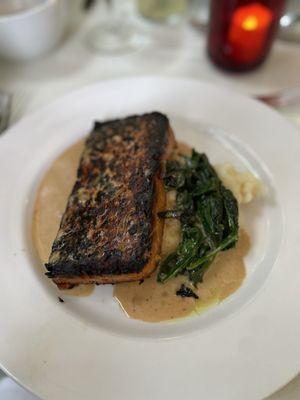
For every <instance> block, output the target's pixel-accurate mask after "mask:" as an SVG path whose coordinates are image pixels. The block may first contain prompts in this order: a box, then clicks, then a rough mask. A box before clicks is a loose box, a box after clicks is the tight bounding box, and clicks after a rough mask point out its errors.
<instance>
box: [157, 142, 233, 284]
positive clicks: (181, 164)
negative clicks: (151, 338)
mask: <svg viewBox="0 0 300 400" xmlns="http://www.w3.org/2000/svg"><path fill="white" fill-rule="evenodd" d="M164 184H165V188H166V190H176V191H177V196H176V209H175V210H166V211H165V212H162V213H160V214H159V215H160V217H161V218H178V219H179V220H180V223H181V236H182V239H181V242H180V244H179V246H178V248H177V250H176V251H175V252H173V253H171V254H169V255H168V256H167V257H166V258H165V259H164V260H162V262H161V263H160V266H159V272H158V276H157V280H158V281H159V282H161V283H164V282H166V281H167V280H169V279H170V278H172V277H174V276H176V275H178V274H186V275H187V276H188V278H189V280H190V281H191V282H192V283H193V284H194V285H195V286H196V285H197V283H199V282H201V281H202V280H203V275H204V273H205V271H206V270H207V269H208V267H209V266H210V265H211V263H212V262H213V260H214V258H215V257H216V255H217V254H218V253H219V252H220V251H223V250H227V249H229V248H231V247H233V246H234V245H235V244H236V242H237V239H238V204H237V201H236V199H235V197H234V196H233V194H232V193H231V191H230V190H228V189H226V188H225V187H224V186H223V185H222V182H221V181H220V179H219V178H218V176H217V174H216V172H215V170H214V168H213V167H212V166H211V164H210V163H209V161H208V158H207V156H206V155H205V154H200V153H198V152H196V151H195V150H193V153H192V155H191V157H184V158H183V159H182V160H180V161H175V160H172V161H168V162H167V164H166V171H165V176H164Z"/></svg>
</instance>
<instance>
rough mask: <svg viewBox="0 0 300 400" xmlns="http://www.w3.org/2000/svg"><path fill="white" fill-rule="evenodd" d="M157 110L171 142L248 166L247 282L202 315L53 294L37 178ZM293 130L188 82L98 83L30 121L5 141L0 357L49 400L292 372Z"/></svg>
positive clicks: (194, 390)
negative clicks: (259, 187) (264, 190)
mask: <svg viewBox="0 0 300 400" xmlns="http://www.w3.org/2000/svg"><path fill="white" fill-rule="evenodd" d="M151 110H159V111H162V112H165V113H167V114H168V115H169V117H170V119H171V123H172V125H173V127H174V130H175V132H176V135H177V137H178V138H180V139H183V140H185V141H187V142H189V143H190V144H192V145H194V146H195V147H196V148H198V149H199V150H201V151H205V152H207V154H208V155H209V157H210V159H211V160H212V161H213V162H223V161H229V162H232V163H234V164H236V165H237V166H238V167H240V168H247V169H250V170H251V171H253V172H254V173H255V174H256V175H257V176H258V177H259V178H260V179H262V180H263V181H264V182H265V183H266V184H267V185H268V187H269V196H268V198H267V199H265V200H264V201H263V202H256V203H255V204H254V205H252V206H249V208H248V210H247V211H246V212H245V218H246V223H247V225H248V230H249V232H250V234H251V236H252V240H253V244H252V248H251V251H250V253H249V255H248V256H247V259H246V264H247V278H246V281H245V282H244V284H243V286H242V287H241V288H240V289H239V290H238V291H237V292H236V293H235V294H234V295H232V296H231V297H230V298H228V299H227V300H225V301H224V302H223V303H221V304H220V305H219V306H218V307H215V308H212V309H210V310H208V311H207V312H206V313H204V314H202V315H199V316H197V317H193V318H188V319H186V320H181V321H176V322H172V323H169V322H166V323H160V324H149V323H143V322H140V321H134V320H130V319H127V318H126V317H125V315H124V314H123V313H122V311H121V310H120V308H119V306H118V305H117V304H116V302H115V301H114V300H113V298H112V296H111V288H110V287H109V286H106V287H98V288H97V289H96V290H95V292H94V294H93V295H92V296H91V297H88V298H75V299H74V298H73V299H71V298H68V299H67V300H66V301H65V303H63V304H62V303H59V302H58V299H57V295H58V293H57V290H56V289H55V288H54V287H53V286H52V284H51V283H50V282H49V280H48V279H47V278H46V277H45V276H44V275H43V272H44V271H43V268H42V267H41V265H40V263H39V262H38V260H37V258H36V257H35V254H34V251H33V248H32V243H31V235H30V224H31V217H32V207H33V200H34V194H35V190H36V187H37V184H38V182H39V180H40V178H41V176H42V174H43V173H44V171H45V170H46V169H47V167H48V166H49V165H50V163H51V162H52V160H53V159H54V158H55V157H56V156H57V155H58V154H59V153H60V152H61V151H62V150H63V149H64V148H66V147H67V146H68V145H69V144H71V143H73V142H74V141H76V140H77V139H78V138H80V137H82V136H83V135H85V134H86V133H87V132H88V131H89V130H90V128H91V126H92V121H94V120H95V119H100V120H101V119H105V118H111V117H116V116H125V115H128V114H132V113H141V112H146V111H151ZM299 168H300V134H299V131H298V130H297V129H296V128H295V127H293V126H292V125H290V124H289V123H288V122H287V121H286V120H284V119H283V118H281V117H280V116H279V115H278V114H277V113H276V112H274V111H272V110H271V109H268V108H267V107H265V106H263V105H262V104H260V103H258V102H256V101H254V100H251V99H248V98H246V97H243V96H241V95H239V94H236V93H234V92H231V91H229V90H224V89H219V88H216V87H214V86H211V85H208V84H205V83H200V82H197V81H191V80H178V79H165V78H155V77H150V78H133V79H126V80H117V81H109V82H104V83H100V84H97V85H93V86H90V87H87V88H85V89H82V90H80V91H78V92H75V93H72V94H70V95H67V96H66V97H64V98H62V99H60V100H58V101H56V102H55V103H54V104H52V105H50V106H48V107H46V108H44V109H42V110H40V111H39V112H37V113H35V114H33V115H31V116H28V117H27V118H25V119H24V120H22V121H21V122H20V123H19V124H17V125H15V126H14V127H12V128H11V129H10V131H8V132H7V134H6V135H5V136H3V137H1V138H0V182H1V198H0V221H1V224H0V261H1V275H0V276H1V279H0V315H1V334H0V362H1V367H2V368H3V369H4V370H5V371H6V372H8V373H9V374H11V375H12V376H13V377H14V378H15V379H17V380H18V381H19V382H20V383H22V384H23V385H24V386H26V387H27V388H29V389H30V390H32V391H33V392H34V393H36V394H38V395H39V396H41V397H42V398H45V399H61V400H68V399H72V400H76V399H80V400H82V399H95V398H97V399H106V400H116V399H119V398H125V399H131V400H141V399H143V400H145V399H149V400H150V399H151V400H153V399H156V400H160V399H164V400H165V399H172V400H177V399H178V400H179V399H180V400H182V399H183V398H184V399H193V398H203V399H209V400H211V399H217V400H220V399H222V400H226V399H229V400H235V399H237V400H240V399H243V400H247V399H249V400H250V399H251V400H255V399H261V398H263V397H265V396H267V395H268V394H270V393H272V392H273V391H275V390H277V389H278V388H279V387H280V386H282V385H283V384H285V383H286V382H287V381H288V380H290V379H291V378H293V377H294V376H295V375H296V374H297V373H298V372H299V369H300V346H299V337H300V320H299V317H300V312H299V287H300V269H299V265H298V264H299V255H300V254H299V253H300V246H299V222H300V218H299V213H298V203H299V196H300V193H299V192H300V191H299V187H300V185H299V177H298V171H299Z"/></svg>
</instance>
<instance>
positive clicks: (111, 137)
mask: <svg viewBox="0 0 300 400" xmlns="http://www.w3.org/2000/svg"><path fill="white" fill-rule="evenodd" d="M174 145H175V139H174V135H173V132H172V130H171V128H170V125H169V121H168V119H167V117H166V116H164V115H163V114H160V113H157V112H153V113H149V114H144V115H141V116H131V117H127V118H124V119H117V120H113V121H107V122H103V123H99V122H96V123H95V126H94V129H93V131H92V132H91V134H90V135H89V137H88V138H87V141H86V145H85V149H84V151H83V154H82V157H81V160H80V164H79V168H78V172H77V180H76V183H75V185H74V187H73V190H72V193H71V195H70V198H69V200H68V204H67V208H66V211H65V213H64V215H63V217H62V221H61V225H60V228H59V231H58V234H57V236H56V239H55V240H54V243H53V246H52V252H51V255H50V258H49V262H48V263H47V264H46V268H47V270H48V272H47V275H48V277H49V278H51V279H52V280H53V281H54V282H55V283H56V284H57V285H58V286H59V287H68V286H70V285H76V284H84V283H115V282H124V281H133V280H140V279H142V278H145V277H147V276H149V275H150V274H151V272H152V271H153V270H154V269H155V268H156V266H157V262H158V260H159V255H160V248H161V241H162V234H163V221H162V220H160V219H159V218H158V217H157V212H158V211H161V210H163V209H164V206H165V191H164V188H163V182H162V176H161V173H162V168H163V162H164V160H165V159H166V158H168V157H169V156H170V155H171V153H172V151H173V147H174Z"/></svg>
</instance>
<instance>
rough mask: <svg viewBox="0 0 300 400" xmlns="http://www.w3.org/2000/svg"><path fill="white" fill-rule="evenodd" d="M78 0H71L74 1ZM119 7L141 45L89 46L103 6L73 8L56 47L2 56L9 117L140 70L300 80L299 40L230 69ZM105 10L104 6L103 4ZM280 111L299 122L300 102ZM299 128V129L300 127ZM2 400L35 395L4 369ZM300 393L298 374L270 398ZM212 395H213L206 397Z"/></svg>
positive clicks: (266, 84)
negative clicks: (108, 51)
mask: <svg viewBox="0 0 300 400" xmlns="http://www.w3.org/2000/svg"><path fill="white" fill-rule="evenodd" d="M75 3H78V1H77V0H73V2H72V4H73V5H74V4H75ZM119 3H120V5H119V11H120V12H124V13H125V14H128V15H130V18H132V20H133V22H134V23H136V24H138V26H139V27H140V28H141V29H143V30H144V31H145V32H146V33H147V34H148V35H149V38H150V44H149V45H148V46H146V47H145V48H144V49H143V50H141V51H139V52H136V53H131V54H126V55H122V56H120V55H119V56H104V55H99V54H96V53H93V52H91V51H90V50H89V49H88V47H87V46H86V35H87V32H88V31H89V29H90V27H91V26H92V25H94V24H95V23H96V22H97V21H99V22H100V20H101V18H102V17H101V14H102V15H103V12H101V9H98V10H94V11H93V12H92V13H91V14H89V15H85V16H83V17H81V16H79V15H78V14H77V17H76V16H75V14H72V18H70V20H71V22H72V27H71V29H70V32H69V34H68V35H66V37H65V39H64V41H63V42H62V44H61V45H60V47H59V48H58V49H56V50H55V51H54V52H52V54H49V55H47V56H46V57H44V58H43V59H41V60H37V61H34V62H31V63H24V64H10V63H7V62H1V61H0V88H1V89H2V90H7V91H8V92H10V93H12V94H13V96H14V101H13V109H12V116H11V122H16V121H17V120H19V119H20V118H21V117H22V116H24V115H26V114H28V113H29V112H32V111H34V110H36V109H38V108H39V107H41V106H43V105H45V104H47V103H49V102H51V101H52V100H54V99H55V98H57V97H59V96H61V95H62V94H65V93H66V92H68V91H71V90H74V89H77V88H79V87H81V86H83V85H88V84H91V83H94V82H98V81H100V80H106V79H112V78H119V77H126V76H136V75H154V74H155V75H165V76H181V77H190V78H195V79H201V80H205V81H208V82H212V83H214V84H216V85H222V86H227V87H232V88H234V89H236V90H238V91H241V92H243V93H246V94H250V95H257V94H262V93H269V92H274V91H277V90H280V89H282V88H286V87H294V86H300V75H299V71H300V45H295V44H288V43H283V42H277V43H276V44H275V46H274V49H273V52H272V54H271V56H270V57H269V59H268V60H267V62H266V63H265V64H264V65H263V66H262V67H261V68H260V69H258V70H257V71H254V72H251V73H248V74H230V73H224V72H221V71H219V70H217V69H216V68H215V67H213V66H212V65H211V63H210V62H209V61H208V59H207V56H206V52H205V37H204V36H203V35H202V34H200V33H199V32H198V31H196V30H195V29H194V28H192V27H191V26H189V25H187V24H182V25H180V26H178V25H177V26H173V27H171V26H161V25H158V24H151V23H149V22H146V21H142V20H141V19H138V18H136V17H135V16H134V15H132V4H130V1H129V0H126V1H125V0H123V1H121V0H119ZM102 11H103V10H102ZM281 112H282V113H283V114H284V115H285V116H286V117H288V118H289V119H290V120H292V121H293V122H295V123H296V124H299V126H300V105H298V106H294V107H290V108H288V109H285V110H281ZM299 134H300V131H299ZM0 398H1V400H33V399H36V397H34V396H32V395H31V394H29V393H28V392H27V391H25V390H24V389H22V388H20V387H19V386H18V385H16V384H15V383H14V382H13V381H12V380H11V379H10V378H7V377H5V376H4V375H3V376H2V377H1V375H0ZM296 399H300V378H299V377H298V378H296V379H294V380H293V381H292V382H291V383H290V384H288V385H287V386H286V387H285V388H283V389H282V390H280V391H279V392H277V393H276V394H274V395H272V396H271V397H269V398H268V400H296ZM208 400H209V399H208Z"/></svg>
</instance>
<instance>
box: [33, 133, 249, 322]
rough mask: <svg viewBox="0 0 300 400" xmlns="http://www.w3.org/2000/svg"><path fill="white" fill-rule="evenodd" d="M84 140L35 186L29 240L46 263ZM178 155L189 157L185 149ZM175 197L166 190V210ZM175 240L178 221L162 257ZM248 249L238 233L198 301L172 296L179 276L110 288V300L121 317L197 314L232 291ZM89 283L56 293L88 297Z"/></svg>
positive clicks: (169, 224)
mask: <svg viewBox="0 0 300 400" xmlns="http://www.w3.org/2000/svg"><path fill="white" fill-rule="evenodd" d="M83 145H84V142H83V141H80V142H78V143H76V144H75V145H73V146H71V147H70V148H69V149H67V150H66V151H65V152H64V153H63V154H62V155H61V156H60V157H58V158H57V159H56V160H55V161H54V162H53V164H52V165H51V166H50V168H49V170H48V171H47V173H46V175H45V176H44V179H43V180H42V182H41V185H40V187H39V190H38V193H37V197H36V203H35V209H34V217H33V226H32V232H33V242H34V245H35V248H36V250H37V253H38V255H39V258H40V259H41V261H42V263H43V264H44V263H45V262H47V260H48V258H49V255H50V251H51V246H52V243H53V240H54V238H55V236H56V233H57V231H58V228H59V224H60V220H61V217H62V214H63V212H64V210H65V207H66V204H67V200H68V197H69V195H70V192H71V190H72V186H73V184H74V182H75V179H76V171H77V166H78V163H79V159H80V155H81V152H82V149H83ZM179 151H180V152H181V153H184V154H188V153H190V148H189V147H188V146H187V145H184V144H182V145H180V148H179ZM175 201H176V193H175V192H169V193H168V196H167V208H172V207H174V205H175ZM179 241H180V224H179V222H178V221H177V220H166V223H165V230H164V237H163V243H162V255H163V256H165V255H166V254H169V253H170V252H171V251H173V250H174V249H176V247H177V245H178V243H179ZM249 246H250V242H249V237H248V235H247V234H246V233H245V232H244V231H243V230H241V231H240V239H239V242H238V244H237V246H236V248H235V249H232V250H228V251H226V252H222V253H221V254H219V256H218V257H217V258H216V260H215V261H214V263H213V264H212V266H211V267H210V269H209V270H208V271H207V273H206V274H205V276H204V280H203V282H202V283H201V284H200V285H198V288H197V290H194V289H193V290H194V291H195V292H196V293H197V294H198V296H199V300H194V299H193V298H182V297H180V296H176V291H177V290H178V289H179V288H180V286H181V284H183V283H184V284H186V285H189V283H188V282H187V281H186V278H185V277H184V276H177V277H176V278H174V279H171V280H170V281H169V282H167V283H165V284H159V283H157V282H156V272H155V273H154V274H152V276H151V277H150V278H148V279H145V281H144V282H143V283H142V284H140V283H139V282H130V283H119V284H116V285H114V296H115V298H116V299H117V301H118V302H119V303H120V305H121V307H122V308H123V310H124V311H125V313H126V314H127V315H128V316H129V317H131V318H135V319H141V320H143V321H149V322H158V321H163V320H170V319H174V318H180V317H185V316H188V315H190V314H191V313H192V312H193V311H195V312H200V311H202V310H203V309H206V308H207V307H209V306H211V305H213V304H216V303H218V302H219V301H221V300H223V299H225V298H226V297H228V296H229V295H230V294H231V293H233V292H234V291H236V290H237V289H238V288H239V287H240V285H241V283H242V282H243V280H244V278H245V266H244V262H243V257H244V256H245V254H246V253H247V251H248V249H249ZM92 291H93V285H80V286H77V287H75V288H73V289H70V290H65V291H60V292H65V293H66V294H68V295H76V296H87V295H89V294H90V293H91V292H92Z"/></svg>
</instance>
